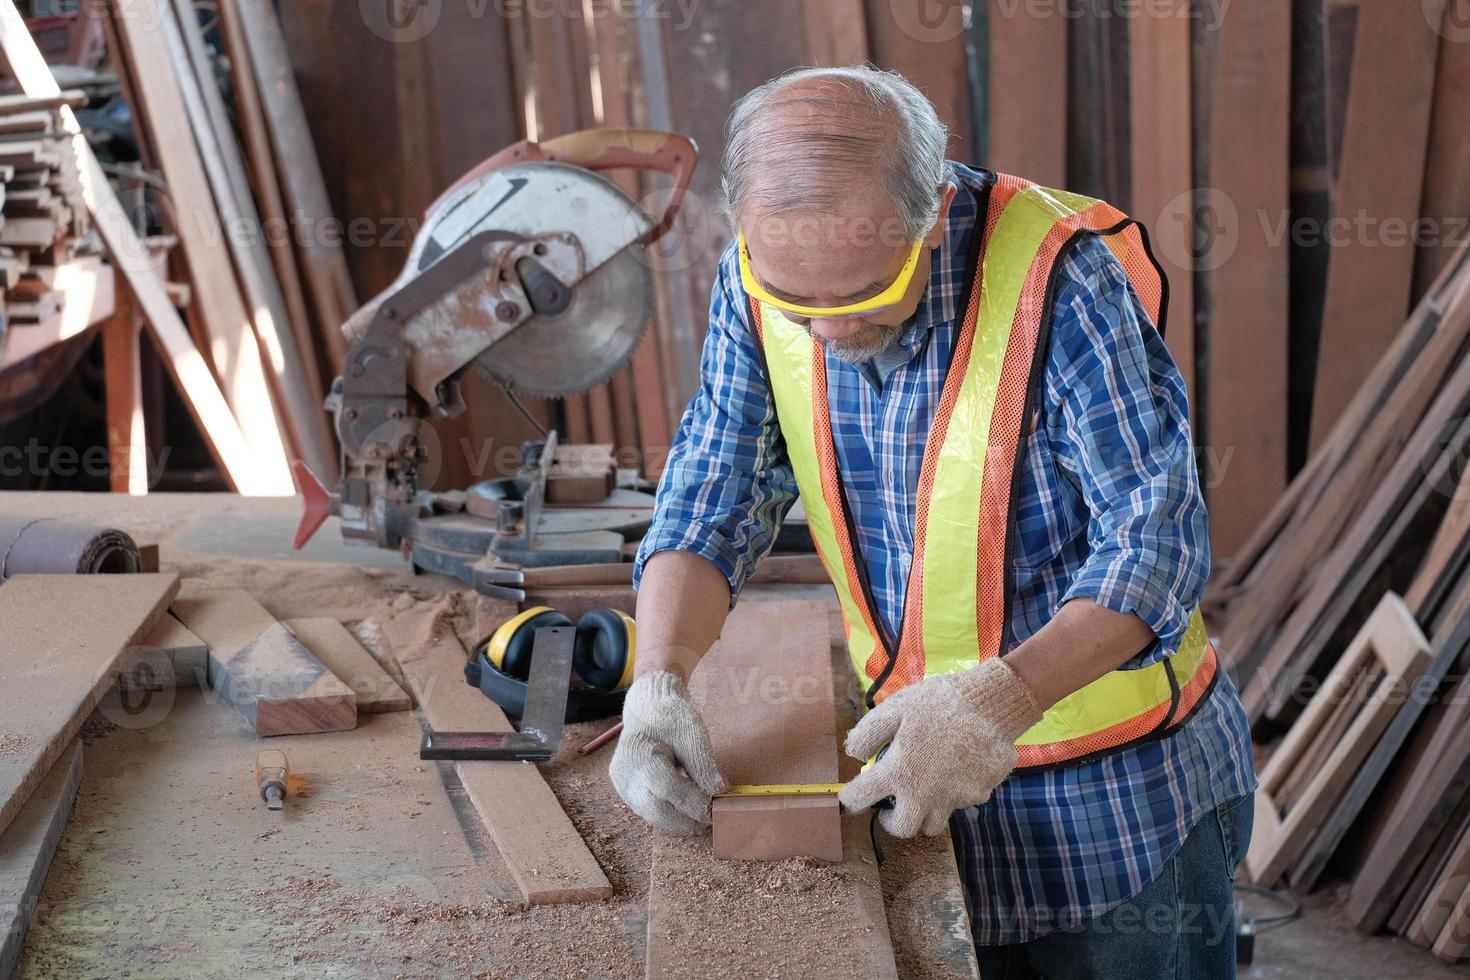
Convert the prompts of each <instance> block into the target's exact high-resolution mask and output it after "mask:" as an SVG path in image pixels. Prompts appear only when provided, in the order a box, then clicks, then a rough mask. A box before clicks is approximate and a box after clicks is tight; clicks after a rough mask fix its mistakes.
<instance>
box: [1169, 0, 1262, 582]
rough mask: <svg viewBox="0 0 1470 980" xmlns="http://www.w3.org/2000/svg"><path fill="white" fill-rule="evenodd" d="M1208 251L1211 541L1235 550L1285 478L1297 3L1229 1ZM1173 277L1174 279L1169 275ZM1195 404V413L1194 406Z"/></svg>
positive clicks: (1220, 553)
mask: <svg viewBox="0 0 1470 980" xmlns="http://www.w3.org/2000/svg"><path fill="white" fill-rule="evenodd" d="M1221 9H1222V11H1224V12H1225V16H1224V20H1223V22H1222V23H1221V25H1220V31H1219V44H1220V49H1219V62H1218V65H1219V68H1218V71H1217V72H1216V76H1215V82H1214V85H1213V87H1212V90H1213V93H1214V100H1213V108H1212V109H1211V112H1210V119H1209V122H1210V148H1209V150H1210V160H1209V171H1208V174H1209V176H1208V181H1209V188H1210V189H1209V190H1208V191H1206V192H1205V193H1206V194H1207V195H1209V197H1208V198H1206V199H1205V200H1203V201H1202V202H1201V204H1202V206H1203V207H1205V208H1206V209H1207V212H1206V215H1205V217H1206V219H1207V220H1208V221H1210V222H1212V223H1214V225H1215V226H1214V227H1213V228H1212V229H1211V231H1210V232H1209V234H1211V235H1212V236H1213V237H1212V238H1211V239H1210V248H1208V249H1206V250H1205V251H1204V253H1203V254H1202V255H1201V262H1202V264H1203V267H1204V269H1205V270H1206V272H1207V273H1208V275H1209V282H1210V321H1209V322H1210V341H1211V342H1210V344H1209V350H1208V355H1207V359H1206V360H1207V364H1206V376H1207V377H1208V379H1209V380H1208V385H1207V386H1206V390H1207V391H1208V392H1209V395H1208V405H1207V406H1205V408H1206V410H1205V411H1204V412H1203V413H1202V416H1203V419H1204V423H1205V424H1204V432H1205V434H1206V435H1205V446H1204V448H1205V449H1206V452H1207V458H1208V459H1209V460H1210V461H1211V463H1212V465H1211V466H1210V467H1209V469H1210V470H1212V471H1213V473H1214V475H1215V477H1216V482H1214V483H1213V484H1212V485H1211V486H1209V487H1208V488H1207V490H1206V493H1207V497H1208V500H1209V506H1210V544H1211V549H1212V551H1213V553H1214V554H1215V555H1216V556H1217V557H1219V558H1226V557H1228V556H1230V555H1231V554H1233V553H1234V552H1235V550H1236V549H1237V548H1239V547H1240V546H1241V545H1242V544H1243V543H1244V542H1245V541H1246V539H1247V538H1248V537H1249V536H1250V534H1251V532H1252V531H1253V530H1254V529H1255V528H1256V526H1257V525H1258V524H1260V522H1261V520H1262V519H1263V518H1264V517H1265V516H1266V514H1267V513H1268V512H1269V511H1270V509H1271V506H1272V505H1273V504H1274V503H1275V502H1276V500H1277V499H1278V498H1279V497H1280V496H1281V494H1282V493H1283V492H1284V491H1285V489H1286V463H1287V460H1286V431H1287V404H1286V387H1287V327H1288V319H1287V310H1288V307H1289V303H1290V295H1289V290H1288V288H1287V285H1288V284H1287V278H1288V272H1289V266H1290V263H1289V259H1290V255H1289V251H1290V249H1289V245H1290V242H1289V240H1288V239H1285V238H1283V239H1281V240H1279V241H1277V242H1275V243H1273V242H1272V241H1271V237H1270V236H1271V232H1272V229H1273V228H1278V227H1280V226H1282V225H1283V224H1284V223H1285V222H1286V221H1287V220H1288V217H1289V211H1288V201H1287V195H1288V190H1289V184H1290V160H1289V158H1288V157H1289V154H1288V152H1287V151H1288V148H1289V143H1290V139H1289V137H1290V129H1291V104H1290V101H1291V100H1290V94H1291V93H1290V89H1291V6H1290V4H1285V3H1263V4H1239V5H1233V6H1230V7H1222V8H1221ZM1171 285H1172V283H1171ZM1197 414H1199V413H1197Z"/></svg>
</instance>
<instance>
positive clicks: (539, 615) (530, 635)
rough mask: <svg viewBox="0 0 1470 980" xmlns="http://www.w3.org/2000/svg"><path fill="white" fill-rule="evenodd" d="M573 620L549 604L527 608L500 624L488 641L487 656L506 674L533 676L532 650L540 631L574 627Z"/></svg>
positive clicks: (517, 676) (486, 645) (522, 677)
mask: <svg viewBox="0 0 1470 980" xmlns="http://www.w3.org/2000/svg"><path fill="white" fill-rule="evenodd" d="M571 625H572V621H571V620H570V619H568V618H567V617H566V616H564V615H563V614H561V613H559V612H557V611H556V610H555V609H551V608H549V607H547V606H536V607H534V608H531V609H527V610H526V611H525V612H523V613H521V614H520V615H519V616H514V617H512V618H511V619H508V620H506V621H505V622H504V623H501V624H500V628H499V629H497V630H496V631H495V632H494V633H493V634H491V636H490V639H489V640H487V641H486V643H485V659H486V660H489V661H490V662H491V663H492V664H494V665H495V667H496V669H498V670H499V671H500V672H501V673H502V674H505V675H506V676H507V677H514V678H516V679H517V680H522V681H523V680H525V679H526V678H527V677H530V676H531V650H532V647H533V645H534V644H535V642H536V631H537V630H538V629H541V628H542V627H546V626H571Z"/></svg>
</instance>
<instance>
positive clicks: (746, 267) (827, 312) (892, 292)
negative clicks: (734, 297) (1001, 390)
mask: <svg viewBox="0 0 1470 980" xmlns="http://www.w3.org/2000/svg"><path fill="white" fill-rule="evenodd" d="M737 237H738V240H739V248H740V282H741V284H742V285H744V286H745V294H746V295H747V296H751V297H754V298H755V299H757V300H759V301H760V302H762V303H769V304H770V305H772V306H774V307H775V308H776V309H778V310H780V311H782V312H783V313H794V314H796V315H797V316H802V317H817V318H820V319H823V320H833V319H836V320H850V319H855V318H857V317H860V316H866V315H868V314H870V313H878V312H880V311H882V310H886V309H888V308H889V307H890V306H896V305H898V303H899V301H900V300H902V299H903V297H904V294H906V293H907V292H908V291H909V284H910V283H911V282H913V279H914V270H915V269H917V268H918V267H919V251H920V250H921V249H922V248H923V247H924V240H923V239H922V238H921V239H919V240H918V241H916V242H914V247H913V249H911V250H910V251H909V257H908V258H907V259H906V260H905V261H904V264H903V268H902V269H900V270H898V278H896V279H894V280H893V282H892V283H891V284H890V285H889V286H888V288H886V289H884V290H883V291H882V292H880V293H878V294H877V295H875V296H871V297H869V298H868V299H865V300H860V301H858V302H856V303H848V304H847V305H846V306H802V305H801V304H800V303H792V302H790V301H788V300H784V299H780V298H779V297H776V296H772V295H771V293H770V291H769V290H767V289H766V287H764V286H762V285H761V284H760V280H759V279H757V278H756V277H755V273H754V272H752V271H751V269H750V249H749V248H748V247H746V244H745V232H743V231H741V232H738V233H737Z"/></svg>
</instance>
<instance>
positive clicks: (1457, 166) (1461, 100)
mask: <svg viewBox="0 0 1470 980" xmlns="http://www.w3.org/2000/svg"><path fill="white" fill-rule="evenodd" d="M1454 9H1455V8H1453V7H1448V6H1447V7H1446V11H1445V19H1446V22H1447V23H1446V27H1449V28H1452V29H1449V30H1446V31H1445V32H1444V36H1443V37H1441V38H1440V41H1439V64H1438V66H1437V70H1436V71H1435V77H1434V108H1433V111H1432V114H1431V116H1430V121H1429V148H1428V151H1427V152H1426V154H1425V160H1424V197H1423V204H1422V205H1420V211H1421V212H1422V213H1423V215H1424V216H1425V217H1426V218H1428V219H1430V220H1431V221H1434V222H1436V223H1437V224H1436V225H1432V226H1430V229H1431V235H1430V236H1428V237H1426V238H1425V240H1424V241H1423V243H1422V244H1421V245H1420V246H1419V254H1418V256H1417V257H1416V259H1415V265H1414V296H1415V297H1416V298H1417V297H1419V296H1422V295H1423V294H1425V293H1426V292H1428V291H1429V290H1430V289H1431V288H1433V284H1434V280H1435V279H1436V278H1437V277H1438V276H1439V274H1440V273H1441V272H1442V271H1443V270H1444V268H1445V267H1446V266H1447V265H1449V264H1450V263H1451V262H1452V261H1453V260H1454V257H1455V248H1456V246H1457V245H1459V244H1461V243H1464V242H1465V241H1467V240H1470V44H1466V43H1465V38H1464V36H1463V31H1464V28H1463V26H1460V27H1453V26H1452V25H1451V24H1450V23H1449V19H1450V17H1451V16H1452V11H1453V10H1454ZM1462 23H1463V22H1462Z"/></svg>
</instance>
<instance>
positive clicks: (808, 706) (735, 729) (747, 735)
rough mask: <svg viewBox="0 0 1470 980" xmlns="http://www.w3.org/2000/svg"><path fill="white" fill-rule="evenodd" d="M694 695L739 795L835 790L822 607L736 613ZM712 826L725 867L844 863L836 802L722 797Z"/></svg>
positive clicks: (751, 608)
mask: <svg viewBox="0 0 1470 980" xmlns="http://www.w3.org/2000/svg"><path fill="white" fill-rule="evenodd" d="M778 651H779V655H778ZM690 696H691V697H692V698H693V700H694V703H695V704H696V705H697V706H698V708H699V710H700V714H701V715H702V716H703V718H704V720H705V723H706V724H707V725H708V726H709V730H710V739H711V741H712V742H713V744H714V748H715V760H716V762H717V764H718V765H719V767H720V774H721V775H722V776H724V777H725V780H726V781H727V782H728V783H730V784H731V785H732V786H735V785H761V784H770V783H835V782H837V712H836V708H835V706H834V703H833V693H832V657H831V644H830V642H829V639H828V632H827V607H826V606H825V605H824V604H822V603H819V602H810V601H780V602H763V603H749V604H746V605H742V606H740V607H738V608H737V609H736V610H735V612H734V613H732V614H731V616H730V618H729V620H728V621H727V622H726V623H725V629H724V631H723V632H722V633H721V634H720V640H719V643H717V644H716V645H715V648H714V649H712V650H711V651H710V652H709V654H707V655H706V656H705V658H704V659H703V660H702V661H701V662H700V666H699V669H698V670H696V671H695V674H694V678H693V681H692V683H691V689H690ZM711 820H712V824H713V836H714V855H715V856H716V857H719V858H727V859H734V860H747V861H779V860H783V859H786V858H792V857H814V858H819V859H821V860H824V861H840V860H842V821H841V814H840V812H839V809H838V806H837V799H836V797H835V796H826V797H790V796H763V797H721V798H719V799H716V800H715V802H714V806H713V808H712V812H711Z"/></svg>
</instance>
